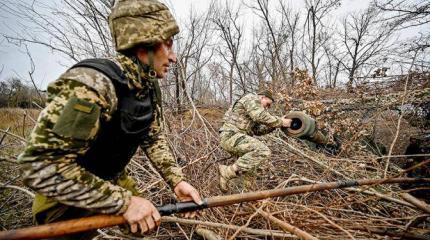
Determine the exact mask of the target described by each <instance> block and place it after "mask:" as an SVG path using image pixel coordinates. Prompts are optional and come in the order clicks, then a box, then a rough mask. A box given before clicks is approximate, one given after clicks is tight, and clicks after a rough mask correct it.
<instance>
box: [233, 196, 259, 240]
mask: <svg viewBox="0 0 430 240" xmlns="http://www.w3.org/2000/svg"><path fill="white" fill-rule="evenodd" d="M265 205H266V201H264V202H263V203H262V204H261V206H260V207H259V208H258V209H257V210H256V211H255V212H254V213H253V214H252V215H251V216H250V217H249V218H248V220H247V221H246V223H245V224H244V225H242V226H241V227H240V228H239V229H237V230H236V232H234V233H233V235H232V236H231V237H230V238H229V240H233V239H235V238H236V236H237V234H239V232H240V231H241V230H242V229H243V228H246V227H248V225H249V224H250V223H251V220H252V219H253V218H254V217H255V216H257V214H258V211H259V210H261V209H263V207H264V206H265Z"/></svg>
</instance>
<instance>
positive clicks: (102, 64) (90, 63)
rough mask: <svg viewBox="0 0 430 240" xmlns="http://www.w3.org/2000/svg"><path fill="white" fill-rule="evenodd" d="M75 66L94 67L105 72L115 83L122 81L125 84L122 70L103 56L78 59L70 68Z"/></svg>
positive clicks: (125, 80)
mask: <svg viewBox="0 0 430 240" xmlns="http://www.w3.org/2000/svg"><path fill="white" fill-rule="evenodd" d="M77 67H88V68H92V69H95V70H97V71H99V72H101V73H103V74H105V75H106V76H107V77H109V78H110V79H111V80H114V81H112V82H113V83H114V85H116V84H115V83H122V84H127V79H126V77H125V75H124V73H123V72H122V70H121V68H120V67H119V66H118V65H117V64H116V63H114V62H113V61H111V60H109V59H105V58H91V59H85V60H83V61H80V62H78V63H76V64H75V65H73V66H72V67H71V68H70V69H72V68H77Z"/></svg>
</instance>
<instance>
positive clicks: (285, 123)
mask: <svg viewBox="0 0 430 240" xmlns="http://www.w3.org/2000/svg"><path fill="white" fill-rule="evenodd" d="M282 126H283V127H286V128H289V127H291V119H289V118H286V117H283V118H282Z"/></svg>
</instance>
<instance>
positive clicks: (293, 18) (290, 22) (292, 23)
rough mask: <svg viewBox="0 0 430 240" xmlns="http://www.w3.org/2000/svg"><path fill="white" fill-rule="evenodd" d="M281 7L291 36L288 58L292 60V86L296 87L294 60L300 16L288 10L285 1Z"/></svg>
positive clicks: (281, 3) (281, 2)
mask: <svg viewBox="0 0 430 240" xmlns="http://www.w3.org/2000/svg"><path fill="white" fill-rule="evenodd" d="M279 3H280V6H281V14H282V15H283V19H285V20H286V22H287V29H288V34H289V42H288V43H289V49H288V56H289V60H290V76H291V77H290V78H291V85H294V77H293V76H294V74H293V72H294V68H295V67H296V66H295V62H294V59H295V58H296V56H295V54H296V47H297V46H296V44H297V40H298V39H297V35H298V31H299V29H298V23H299V21H300V14H299V12H294V11H293V10H292V9H291V8H288V7H287V6H286V5H285V3H284V2H283V1H281V0H280V1H279Z"/></svg>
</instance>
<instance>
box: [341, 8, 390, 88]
mask: <svg viewBox="0 0 430 240" xmlns="http://www.w3.org/2000/svg"><path fill="white" fill-rule="evenodd" d="M392 33H393V28H392V27H390V26H389V25H387V24H383V23H381V22H379V12H378V11H376V9H374V8H368V9H366V10H365V11H364V12H362V13H356V14H350V15H348V16H347V17H346V18H345V19H344V21H343V32H342V39H343V40H342V41H343V45H344V47H345V48H346V57H345V60H344V61H341V64H342V65H343V67H344V68H345V69H346V70H347V71H348V83H347V87H348V89H349V90H351V88H352V84H353V81H354V77H355V75H356V73H357V70H358V69H359V68H360V67H362V66H363V65H364V64H366V63H368V62H369V61H370V60H372V59H374V58H377V57H379V56H380V55H381V54H382V53H383V52H384V50H385V49H386V47H387V42H388V40H389V39H390V37H391V35H392Z"/></svg>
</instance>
